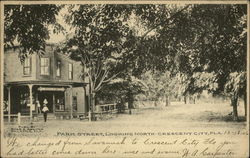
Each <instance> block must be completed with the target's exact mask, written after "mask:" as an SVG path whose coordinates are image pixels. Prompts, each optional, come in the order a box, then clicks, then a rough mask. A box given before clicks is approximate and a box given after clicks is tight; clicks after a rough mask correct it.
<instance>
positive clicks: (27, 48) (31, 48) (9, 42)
mask: <svg viewBox="0 0 250 158" xmlns="http://www.w3.org/2000/svg"><path fill="white" fill-rule="evenodd" d="M60 9H61V6H57V5H50V4H48V5H43V4H41V5H4V48H8V47H13V46H14V45H20V46H21V47H22V49H21V51H20V59H21V60H23V59H24V58H25V57H26V56H27V54H32V53H34V52H36V53H39V54H41V53H42V52H43V51H44V50H45V45H46V40H48V39H49V37H50V32H49V26H51V27H52V28H53V30H54V32H58V31H61V30H62V29H63V28H62V26H61V25H60V24H59V23H58V22H57V20H56V15H58V13H59V11H60Z"/></svg>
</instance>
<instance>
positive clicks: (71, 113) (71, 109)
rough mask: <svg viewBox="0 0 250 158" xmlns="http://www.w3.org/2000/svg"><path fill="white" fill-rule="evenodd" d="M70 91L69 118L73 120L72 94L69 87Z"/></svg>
mask: <svg viewBox="0 0 250 158" xmlns="http://www.w3.org/2000/svg"><path fill="white" fill-rule="evenodd" d="M69 89H70V96H69V101H70V118H71V119H72V118H73V98H72V97H73V92H72V86H70V87H69Z"/></svg>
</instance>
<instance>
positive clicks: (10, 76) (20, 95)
mask: <svg viewBox="0 0 250 158" xmlns="http://www.w3.org/2000/svg"><path fill="white" fill-rule="evenodd" d="M20 49H21V48H15V49H14V48H13V49H8V50H6V51H5V52H4V100H5V102H7V103H8V105H9V106H8V113H9V114H16V113H18V112H20V113H21V114H22V115H30V117H33V116H34V115H36V114H37V113H38V107H37V105H38V104H37V102H39V103H40V105H41V108H42V106H43V102H44V100H45V99H46V100H47V101H48V104H47V105H48V108H49V111H50V113H53V114H54V115H60V114H62V115H68V116H71V117H73V116H76V115H78V114H79V113H86V112H88V110H89V106H88V98H89V97H88V96H89V93H88V84H87V82H85V79H84V78H83V77H82V74H83V67H82V65H81V63H80V62H76V61H73V60H71V59H70V58H69V57H68V56H67V55H64V54H62V53H58V52H56V51H55V46H53V45H47V46H46V49H45V54H44V55H42V56H39V55H38V54H37V53H34V54H32V55H29V56H28V57H27V58H25V60H24V62H23V63H22V62H21V61H20V58H19V57H18V54H19V53H18V51H20ZM30 103H32V104H30Z"/></svg>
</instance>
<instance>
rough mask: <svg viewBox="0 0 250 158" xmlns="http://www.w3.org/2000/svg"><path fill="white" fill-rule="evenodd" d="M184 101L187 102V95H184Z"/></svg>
mask: <svg viewBox="0 0 250 158" xmlns="http://www.w3.org/2000/svg"><path fill="white" fill-rule="evenodd" d="M184 103H185V104H187V97H186V96H184Z"/></svg>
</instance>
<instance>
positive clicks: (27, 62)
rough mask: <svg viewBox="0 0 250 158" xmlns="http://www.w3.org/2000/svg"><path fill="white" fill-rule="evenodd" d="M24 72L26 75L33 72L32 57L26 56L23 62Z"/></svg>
mask: <svg viewBox="0 0 250 158" xmlns="http://www.w3.org/2000/svg"><path fill="white" fill-rule="evenodd" d="M23 74H24V75H30V74H31V58H25V60H24V63H23Z"/></svg>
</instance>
